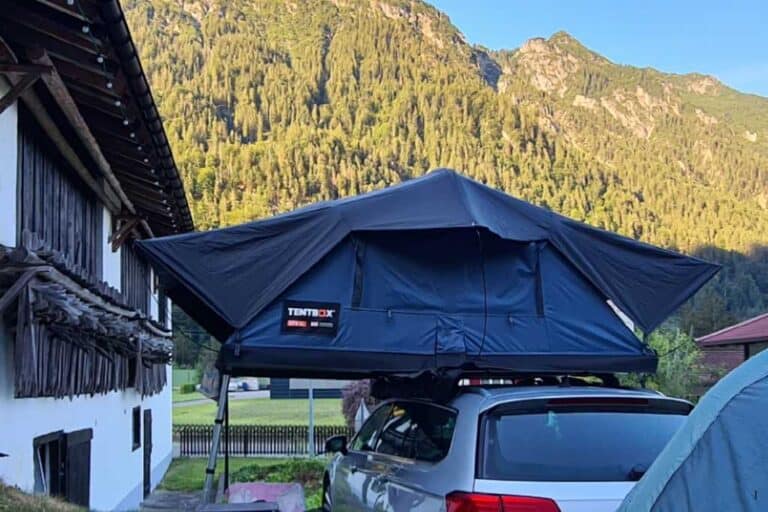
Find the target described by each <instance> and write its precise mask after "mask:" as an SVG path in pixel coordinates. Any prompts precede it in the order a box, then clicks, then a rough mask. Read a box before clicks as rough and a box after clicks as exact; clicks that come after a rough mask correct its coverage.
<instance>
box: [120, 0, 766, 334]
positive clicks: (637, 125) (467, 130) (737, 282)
mask: <svg viewBox="0 0 768 512" xmlns="http://www.w3.org/2000/svg"><path fill="white" fill-rule="evenodd" d="M124 7H125V9H126V14H127V16H128V21H129V24H130V26H131V29H132V32H133V36H134V39H135V40H136V43H137V46H138V48H139V49H140V51H141V52H142V55H141V58H142V62H143V64H144V67H145V70H146V72H147V73H148V75H149V77H150V80H151V84H152V87H153V91H154V94H155V98H156V100H157V101H158V103H159V106H160V110H161V112H162V114H163V115H164V118H165V125H166V130H167V131H168V135H169V138H170V140H171V143H172V146H173V150H174V154H175V156H176V159H177V163H178V165H179V168H180V169H181V171H182V173H183V178H184V181H185V185H186V189H187V192H188V194H189V195H190V200H191V206H192V210H193V214H194V217H195V222H196V223H197V226H198V228H199V229H207V228H211V227H219V226H224V225H229V224H233V223H238V222H243V221H246V220H251V219H254V218H258V217H264V216H268V215H272V214H275V213H277V212H280V211H285V210H288V209H291V208H294V207H296V206H299V205H303V204H306V203H309V202H312V201H316V200H320V199H330V198H336V197H340V196H346V195H350V194H356V193H360V192H365V191H369V190H372V189H375V188H379V187H383V186H385V185H389V184H392V183H397V182H400V181H402V180H405V179H408V178H410V177H413V176H418V175H420V174H423V173H424V172H426V171H428V170H429V169H432V168H435V167H452V168H455V169H457V170H460V171H461V172H464V173H465V174H467V175H469V176H471V177H473V178H476V179H478V180H480V181H483V182H485V183H487V184H489V185H491V186H494V187H499V188H502V189H504V190H505V191H507V192H509V193H511V194H513V195H516V196H518V197H521V198H524V199H526V200H529V201H531V202H534V203H536V204H539V205H543V206H546V207H548V208H551V209H553V210H556V211H558V212H561V213H563V214H565V215H569V216H571V217H574V218H577V219H581V220H584V221H586V222H588V223H590V224H594V225H597V226H601V227H604V228H606V229H610V230H615V231H618V232H620V233H623V234H626V235H629V236H632V237H636V238H640V239H642V240H644V241H647V242H651V243H654V244H659V245H663V246H667V247H671V248H676V249H679V250H682V251H685V252H688V253H691V254H697V255H700V256H703V257H706V258H710V259H715V260H716V261H719V262H721V263H724V264H725V265H726V268H725V270H724V272H722V273H721V275H720V277H718V280H717V282H716V283H714V284H713V285H710V286H709V287H708V288H707V289H706V290H705V291H704V292H702V293H701V294H700V295H699V296H698V298H697V300H696V304H695V307H691V306H689V307H687V308H686V309H685V310H684V311H683V314H682V317H681V318H682V325H683V327H684V328H686V329H688V328H689V327H690V326H691V325H693V326H694V327H695V329H696V331H697V333H698V332H704V331H707V330H709V329H711V328H714V327H717V326H719V325H722V324H723V323H725V322H728V321H730V320H733V319H735V318H741V317H744V316H746V315H749V314H752V313H757V312H759V311H762V310H764V309H768V298H767V297H768V296H767V295H766V294H768V262H767V261H766V260H767V259H768V258H766V254H768V250H766V249H764V248H763V246H764V245H766V244H768V210H767V207H768V99H765V98H761V97H757V96H750V95H745V94H740V93H738V92H737V91H734V90H732V89H729V88H728V87H726V86H725V85H723V84H721V83H719V82H718V81H717V80H715V79H713V78H711V77H708V76H703V75H672V74H665V73H661V72H658V71H656V70H653V69H639V68H634V67H630V66H620V65H617V64H614V63H612V62H610V61H608V60H607V59H605V58H603V57H601V56H600V55H599V54H597V53H594V52H592V51H590V50H588V49H586V48H585V47H583V46H582V45H581V44H580V43H579V42H578V41H576V40H575V39H573V38H572V37H570V36H569V35H568V34H565V33H558V34H555V35H554V36H552V37H551V38H549V39H533V40H531V41H529V42H527V43H526V44H525V45H523V46H522V47H521V48H519V49H517V50H510V51H500V52H491V51H487V50H485V49H482V48H479V47H475V46H472V45H471V44H470V43H469V42H467V41H466V40H465V39H464V37H463V36H462V34H461V33H460V32H459V31H458V29H457V28H456V27H454V26H453V25H452V24H451V22H450V20H449V19H448V18H447V17H446V16H445V15H444V14H442V13H440V12H439V11H437V10H436V9H434V8H432V7H431V6H429V5H427V4H424V3H421V2H417V1H398V0H382V1H377V0H335V1H334V0H309V1H303V0H302V1H299V0H295V1H276V0H264V1H257V0H226V1H225V0H141V1H139V0H131V1H126V2H124ZM435 207H436V208H437V207H439V205H435Z"/></svg>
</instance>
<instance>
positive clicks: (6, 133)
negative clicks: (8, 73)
mask: <svg viewBox="0 0 768 512" xmlns="http://www.w3.org/2000/svg"><path fill="white" fill-rule="evenodd" d="M8 89H9V87H8V84H7V83H6V82H5V80H4V79H2V78H0V96H2V95H4V94H5V93H6V92H8ZM17 116H18V111H17V107H16V103H14V104H13V105H11V106H10V107H8V108H7V109H6V110H5V112H3V113H2V114H0V244H3V245H7V246H13V245H16V178H17V176H16V158H17V155H16V153H17V151H18V144H17V142H16V133H17V128H18V117H17Z"/></svg>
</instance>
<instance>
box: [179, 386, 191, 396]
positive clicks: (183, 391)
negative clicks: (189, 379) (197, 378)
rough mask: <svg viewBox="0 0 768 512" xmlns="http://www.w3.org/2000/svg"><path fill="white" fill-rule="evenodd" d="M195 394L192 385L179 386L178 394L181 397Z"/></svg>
mask: <svg viewBox="0 0 768 512" xmlns="http://www.w3.org/2000/svg"><path fill="white" fill-rule="evenodd" d="M194 392H195V385H194V384H182V385H181V386H179V393H181V394H182V395H186V394H188V393H194Z"/></svg>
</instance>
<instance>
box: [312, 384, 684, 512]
mask: <svg viewBox="0 0 768 512" xmlns="http://www.w3.org/2000/svg"><path fill="white" fill-rule="evenodd" d="M567 382H569V383H570V382H573V379H570V380H569V381H567ZM692 407H693V406H692V405H691V404H690V403H689V402H686V401H684V400H678V399H672V398H667V397H665V396H663V395H660V394H658V393H655V392H652V391H647V390H628V389H619V388H606V387H598V386H594V387H593V386H588V385H581V386H574V385H567V386H564V385H554V386H506V387H501V388H485V387H466V388H461V391H460V392H459V393H458V394H457V396H456V397H455V398H453V399H452V400H451V401H450V402H449V403H447V404H445V405H442V404H438V403H434V402H431V401H425V400H411V399H407V400H387V401H385V402H383V403H382V404H381V405H380V406H379V407H378V408H377V409H376V410H375V411H374V412H373V413H372V414H371V416H370V417H369V418H368V420H367V421H366V422H365V423H364V424H363V426H362V428H361V429H360V431H359V432H358V433H357V435H356V436H355V437H354V438H353V439H352V440H351V442H349V443H347V440H346V438H345V437H343V436H337V437H333V438H330V439H329V440H328V441H327V442H326V451H329V452H336V455H335V456H334V458H333V459H332V461H331V463H330V464H329V466H328V469H327V472H326V474H325V477H324V482H323V509H324V510H333V511H336V512H345V511H355V512H359V511H377V512H384V511H396V512H400V511H423V512H427V511H429V512H436V511H447V512H522V511H525V512H609V511H610V512H613V511H615V510H616V509H617V508H618V506H619V504H620V503H621V501H622V500H623V499H624V496H625V495H626V494H627V493H628V492H629V490H630V489H631V488H632V486H633V485H634V483H635V482H636V481H637V480H638V479H639V478H640V477H641V476H642V475H643V473H644V472H645V471H646V470H647V468H648V467H649V466H650V464H651V463H652V462H653V460H654V459H655V458H656V456H657V455H658V454H659V452H660V451H661V449H662V448H663V447H664V445H665V444H666V443H667V441H668V440H669V439H670V438H671V437H672V435H673V434H674V433H675V431H676V430H677V429H678V428H679V427H680V426H681V424H682V423H683V422H684V421H685V417H686V416H687V415H688V413H689V412H690V410H691V409H692Z"/></svg>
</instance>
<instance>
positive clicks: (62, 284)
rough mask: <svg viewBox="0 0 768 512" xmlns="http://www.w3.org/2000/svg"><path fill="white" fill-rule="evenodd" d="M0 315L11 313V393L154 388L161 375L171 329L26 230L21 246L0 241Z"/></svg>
mask: <svg viewBox="0 0 768 512" xmlns="http://www.w3.org/2000/svg"><path fill="white" fill-rule="evenodd" d="M12 306H15V307H12ZM0 315H3V316H6V317H11V318H12V320H13V321H12V322H11V323H12V325H13V326H14V330H15V338H16V352H15V353H16V360H17V368H18V370H17V372H16V375H15V387H16V396H17V397H34V396H55V397H62V396H74V395H78V394H85V393H91V394H92V393H101V392H108V391H112V390H119V389H125V388H127V387H136V388H137V389H138V390H139V391H140V392H141V393H142V394H154V393H156V392H158V391H160V390H161V389H162V388H163V386H164V385H165V383H166V379H165V373H164V372H165V365H166V364H168V363H169V362H170V361H171V358H172V349H173V345H172V342H171V332H170V331H168V330H167V329H166V328H165V326H163V325H161V324H159V323H157V322H154V321H153V320H152V319H151V318H149V317H147V316H145V315H144V314H142V313H141V312H139V311H136V310H135V309H133V308H131V307H130V306H128V305H126V304H124V303H123V299H122V295H121V294H120V292H118V291H117V290H115V289H114V288H111V287H109V286H108V285H107V284H106V283H104V282H103V281H97V280H96V279H94V278H93V277H92V276H91V275H90V274H88V273H87V272H85V271H83V270H82V269H79V268H77V267H75V266H73V265H72V264H71V262H70V261H69V259H68V258H67V257H66V256H65V255H63V254H61V253H59V252H57V251H55V250H52V249H50V248H49V247H47V246H46V245H45V244H44V243H43V242H42V241H41V240H40V239H39V238H37V237H36V236H35V235H34V234H33V233H30V232H28V231H25V232H24V233H22V245H21V246H19V247H16V248H12V247H5V246H2V245H0ZM57 341H63V342H65V343H63V344H59V343H57ZM128 361H136V363H137V364H136V368H137V370H136V373H135V375H134V376H133V377H132V378H133V379H134V381H130V380H129V378H130V377H129V374H130V372H129V371H128Z"/></svg>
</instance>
